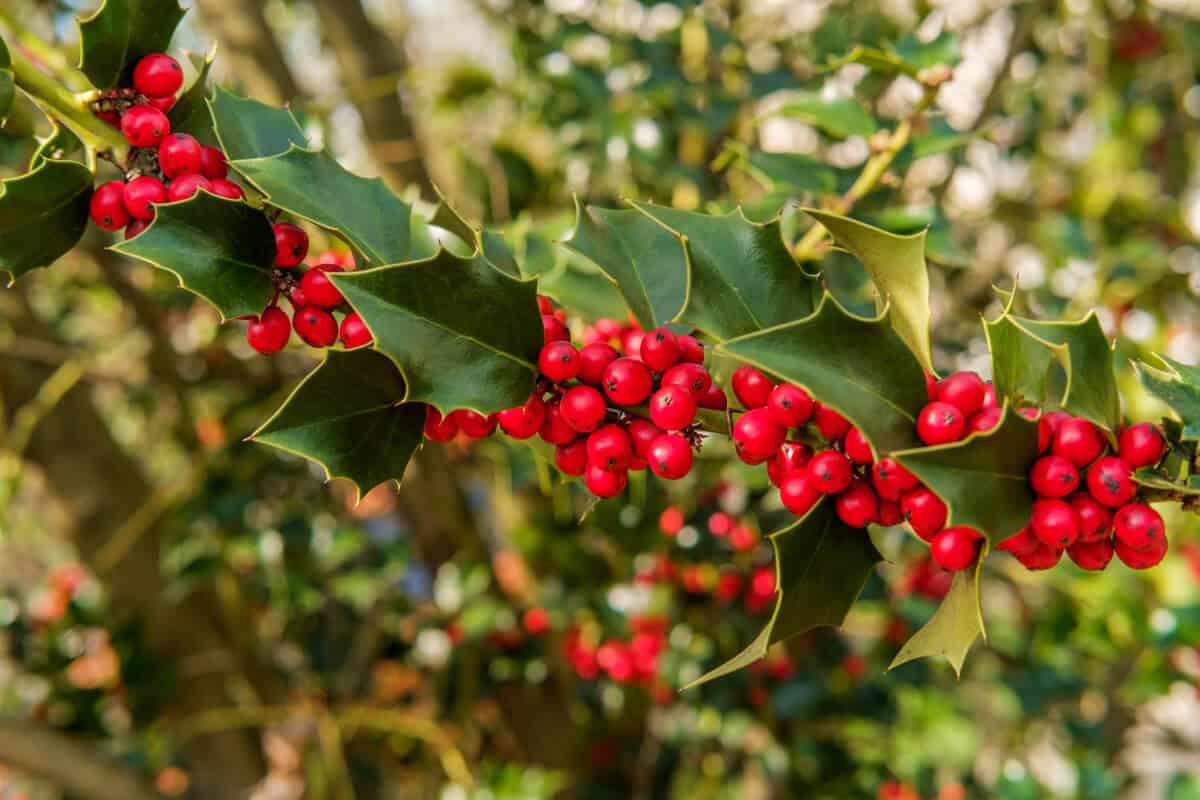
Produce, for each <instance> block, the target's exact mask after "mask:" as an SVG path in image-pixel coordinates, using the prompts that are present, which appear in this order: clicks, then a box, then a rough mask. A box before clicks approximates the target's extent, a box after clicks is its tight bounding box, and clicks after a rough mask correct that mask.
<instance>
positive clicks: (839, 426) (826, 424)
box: [812, 403, 850, 442]
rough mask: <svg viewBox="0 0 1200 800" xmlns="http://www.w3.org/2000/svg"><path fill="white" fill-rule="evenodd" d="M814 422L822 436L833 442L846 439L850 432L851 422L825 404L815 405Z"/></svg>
mask: <svg viewBox="0 0 1200 800" xmlns="http://www.w3.org/2000/svg"><path fill="white" fill-rule="evenodd" d="M812 421H813V424H815V425H816V426H817V430H819V431H820V432H821V435H822V436H824V437H825V438H826V439H828V440H829V441H831V442H836V441H838V440H839V439H843V438H845V436H846V434H847V433H849V432H850V420H848V419H846V418H845V417H843V416H842V415H841V414H839V413H838V412H836V411H834V410H833V409H832V408H830V407H829V406H827V405H825V404H824V403H813V413H812Z"/></svg>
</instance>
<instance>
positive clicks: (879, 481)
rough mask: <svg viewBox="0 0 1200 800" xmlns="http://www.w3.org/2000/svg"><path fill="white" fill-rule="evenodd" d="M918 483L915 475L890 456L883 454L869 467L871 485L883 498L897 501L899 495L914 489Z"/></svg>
mask: <svg viewBox="0 0 1200 800" xmlns="http://www.w3.org/2000/svg"><path fill="white" fill-rule="evenodd" d="M920 483H921V482H920V481H919V480H917V476H916V475H913V474H912V473H911V472H909V471H908V470H907V469H905V468H904V467H903V466H902V465H901V464H900V462H899V461H897V460H896V459H894V458H892V457H891V456H884V457H883V458H881V459H879V460H878V461H876V462H875V466H874V467H872V468H871V485H872V486H874V487H875V492H876V493H877V494H878V495H879V496H880V497H882V498H883V499H884V500H893V501H898V500H899V499H900V497H901V495H903V494H904V493H905V492H911V491H912V490H913V489H916V488H917V486H918V485H920Z"/></svg>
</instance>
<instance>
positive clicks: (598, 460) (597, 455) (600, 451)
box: [587, 390, 633, 472]
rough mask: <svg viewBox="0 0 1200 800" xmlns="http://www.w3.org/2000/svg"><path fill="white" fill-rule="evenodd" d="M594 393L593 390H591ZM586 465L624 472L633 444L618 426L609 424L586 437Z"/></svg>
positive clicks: (630, 459) (630, 456)
mask: <svg viewBox="0 0 1200 800" xmlns="http://www.w3.org/2000/svg"><path fill="white" fill-rule="evenodd" d="M593 391H595V390H593ZM587 454H588V464H598V465H600V466H601V467H603V468H604V469H615V470H620V471H622V472H623V471H625V470H627V469H629V462H630V461H632V460H633V443H632V442H630V441H629V434H627V433H626V432H625V429H624V428H622V427H621V426H620V425H616V424H613V423H609V424H608V425H604V426H602V427H600V428H598V429H596V430H595V431H594V432H593V433H592V434H591V435H589V436H588V437H587Z"/></svg>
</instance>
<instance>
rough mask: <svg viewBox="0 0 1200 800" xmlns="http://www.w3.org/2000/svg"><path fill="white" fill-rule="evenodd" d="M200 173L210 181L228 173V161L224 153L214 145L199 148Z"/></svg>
mask: <svg viewBox="0 0 1200 800" xmlns="http://www.w3.org/2000/svg"><path fill="white" fill-rule="evenodd" d="M200 174H201V175H203V176H204V177H206V178H208V179H209V180H210V181H215V180H220V179H221V178H224V177H225V176H226V175H228V174H229V163H228V162H227V161H226V160H225V154H224V153H222V152H221V151H220V150H218V149H217V148H215V147H201V148H200Z"/></svg>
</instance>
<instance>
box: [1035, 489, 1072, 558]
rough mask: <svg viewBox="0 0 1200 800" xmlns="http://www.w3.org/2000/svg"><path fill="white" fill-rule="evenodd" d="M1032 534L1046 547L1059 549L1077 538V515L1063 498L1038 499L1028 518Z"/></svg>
mask: <svg viewBox="0 0 1200 800" xmlns="http://www.w3.org/2000/svg"><path fill="white" fill-rule="evenodd" d="M1029 524H1030V527H1032V528H1033V532H1034V534H1035V535H1036V536H1037V537H1038V539H1039V540H1040V541H1041V542H1042V544H1045V545H1046V546H1047V547H1053V548H1055V549H1058V550H1061V549H1062V548H1064V547H1068V546H1070V545H1071V544H1073V543H1074V542H1075V540H1076V539H1078V538H1079V517H1077V516H1075V509H1073V508H1071V504H1070V503H1067V502H1066V501H1063V500H1038V501H1037V502H1036V503H1034V504H1033V516H1032V517H1030V520H1029Z"/></svg>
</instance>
